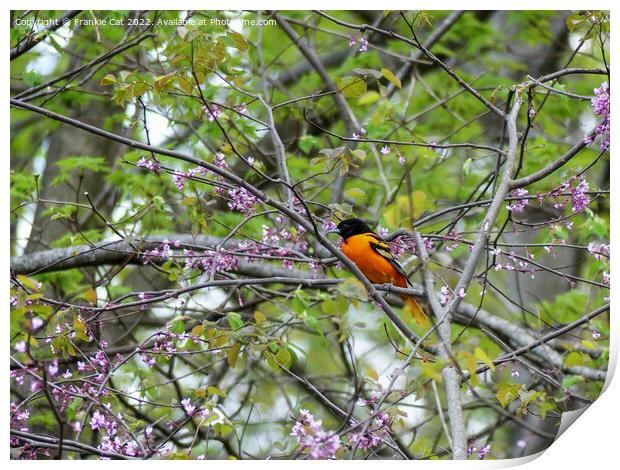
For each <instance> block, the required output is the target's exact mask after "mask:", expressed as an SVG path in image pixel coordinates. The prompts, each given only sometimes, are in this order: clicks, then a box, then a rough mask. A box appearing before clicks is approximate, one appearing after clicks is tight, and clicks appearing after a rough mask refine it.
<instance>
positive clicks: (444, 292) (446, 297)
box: [439, 286, 466, 305]
mask: <svg viewBox="0 0 620 470" xmlns="http://www.w3.org/2000/svg"><path fill="white" fill-rule="evenodd" d="M439 292H440V296H439V303H440V304H441V305H446V304H447V303H448V302H449V301H450V299H452V298H453V297H454V295H453V294H452V291H450V289H449V288H448V287H446V286H443V287H442V288H441V290H440V291H439ZM457 296H458V298H459V299H464V298H465V296H466V293H465V289H463V288H462V287H461V288H460V289H459V290H458V292H457Z"/></svg>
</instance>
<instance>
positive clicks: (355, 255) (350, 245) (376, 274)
mask: <svg viewBox="0 0 620 470" xmlns="http://www.w3.org/2000/svg"><path fill="white" fill-rule="evenodd" d="M355 238H357V237H352V238H350V239H349V240H347V241H345V242H343V243H342V252H343V253H344V254H345V255H346V257H347V258H349V259H350V260H351V261H353V262H354V263H355V265H356V266H357V267H358V268H359V269H360V271H362V272H363V273H364V275H365V276H366V277H367V278H368V280H369V281H370V282H372V283H373V284H385V283H391V284H394V285H395V286H398V287H406V286H407V283H406V281H405V279H404V278H403V276H402V275H401V274H400V273H398V271H396V270H395V269H394V267H393V266H392V265H391V264H390V263H389V261H387V260H386V259H385V258H384V257H383V256H381V255H379V254H378V253H376V252H375V251H374V250H372V249H371V250H369V249H368V241H367V240H365V239H361V240H359V241H357V240H355ZM401 284H402V285H401Z"/></svg>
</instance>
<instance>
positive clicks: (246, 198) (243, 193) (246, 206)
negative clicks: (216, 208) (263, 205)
mask: <svg viewBox="0 0 620 470" xmlns="http://www.w3.org/2000/svg"><path fill="white" fill-rule="evenodd" d="M228 196H229V197H230V201H229V202H228V207H230V208H231V209H232V210H235V211H239V212H242V213H243V214H244V215H246V216H248V217H249V216H251V215H253V214H254V206H256V204H258V198H257V197H256V196H254V195H253V194H252V193H251V192H250V191H248V190H247V189H245V188H241V187H240V188H233V189H229V190H228Z"/></svg>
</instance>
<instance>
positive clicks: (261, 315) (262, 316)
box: [254, 310, 266, 325]
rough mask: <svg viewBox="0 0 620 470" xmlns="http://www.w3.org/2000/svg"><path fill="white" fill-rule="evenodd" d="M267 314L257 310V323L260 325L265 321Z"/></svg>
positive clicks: (255, 313) (255, 315)
mask: <svg viewBox="0 0 620 470" xmlns="http://www.w3.org/2000/svg"><path fill="white" fill-rule="evenodd" d="M265 318H266V317H265V314H264V313H263V312H261V311H259V310H256V311H255V312H254V320H256V324H257V325H260V324H261V323H262V322H264V321H265Z"/></svg>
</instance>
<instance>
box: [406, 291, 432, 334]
mask: <svg viewBox="0 0 620 470" xmlns="http://www.w3.org/2000/svg"><path fill="white" fill-rule="evenodd" d="M401 298H402V299H403V302H405V306H406V307H407V310H409V312H411V315H412V316H413V319H414V320H415V322H416V323H417V324H418V325H420V326H428V318H427V317H426V314H425V313H424V310H422V307H420V304H418V302H417V301H416V300H415V298H413V297H412V296H411V295H406V294H403V295H401Z"/></svg>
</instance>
